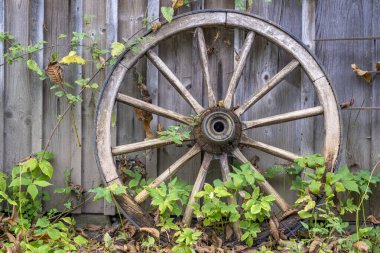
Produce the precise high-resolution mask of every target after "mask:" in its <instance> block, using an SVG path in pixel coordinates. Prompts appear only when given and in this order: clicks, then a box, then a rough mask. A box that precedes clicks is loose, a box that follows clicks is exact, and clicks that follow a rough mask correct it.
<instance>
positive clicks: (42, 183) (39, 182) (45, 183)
mask: <svg viewBox="0 0 380 253" xmlns="http://www.w3.org/2000/svg"><path fill="white" fill-rule="evenodd" d="M33 184H35V185H37V186H40V187H47V186H50V185H52V184H51V183H49V182H48V181H44V180H35V181H33Z"/></svg>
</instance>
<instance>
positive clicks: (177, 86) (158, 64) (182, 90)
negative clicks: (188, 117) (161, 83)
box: [146, 50, 203, 114]
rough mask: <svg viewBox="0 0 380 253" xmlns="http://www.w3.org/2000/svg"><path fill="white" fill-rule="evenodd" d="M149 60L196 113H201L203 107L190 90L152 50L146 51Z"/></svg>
mask: <svg viewBox="0 0 380 253" xmlns="http://www.w3.org/2000/svg"><path fill="white" fill-rule="evenodd" d="M146 55H147V56H148V58H149V60H150V61H151V62H152V63H153V64H154V65H155V66H156V67H157V69H158V70H159V71H160V72H161V73H162V74H163V75H164V76H165V78H166V79H167V80H168V81H169V83H170V84H171V85H173V87H174V88H175V89H176V90H177V91H178V92H179V94H181V96H182V97H183V98H184V99H185V100H186V101H187V102H188V103H189V104H190V106H191V107H193V109H194V110H195V112H196V113H198V114H199V113H201V112H202V111H203V107H202V106H201V105H200V104H199V103H198V102H197V100H195V98H194V97H193V96H192V95H191V94H190V92H189V91H188V90H187V89H186V88H185V86H184V85H183V84H182V83H181V81H180V80H179V79H178V78H177V77H176V76H175V75H174V73H173V72H172V71H171V70H170V69H169V67H168V66H167V65H166V64H165V63H164V62H163V61H162V60H161V58H160V57H159V56H158V55H157V54H156V53H155V52H153V51H152V50H148V52H147V53H146Z"/></svg>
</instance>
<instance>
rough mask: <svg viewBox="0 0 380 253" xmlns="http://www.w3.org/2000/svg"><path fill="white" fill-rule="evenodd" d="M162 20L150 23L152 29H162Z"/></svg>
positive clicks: (154, 30)
mask: <svg viewBox="0 0 380 253" xmlns="http://www.w3.org/2000/svg"><path fill="white" fill-rule="evenodd" d="M161 25H162V24H161V22H160V21H155V22H153V23H152V24H150V26H151V27H152V31H153V32H157V31H158V29H160V28H161Z"/></svg>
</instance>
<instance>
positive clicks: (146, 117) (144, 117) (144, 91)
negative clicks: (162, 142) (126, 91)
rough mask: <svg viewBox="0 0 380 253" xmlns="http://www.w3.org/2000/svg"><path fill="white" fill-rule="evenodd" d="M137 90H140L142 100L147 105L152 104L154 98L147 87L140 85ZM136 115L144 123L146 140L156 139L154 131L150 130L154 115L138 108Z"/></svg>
mask: <svg viewBox="0 0 380 253" xmlns="http://www.w3.org/2000/svg"><path fill="white" fill-rule="evenodd" d="M137 88H138V89H139V90H140V94H141V96H142V100H143V101H144V102H147V103H152V98H151V96H150V93H149V90H148V88H147V86H146V85H145V84H143V83H139V84H138V86H137ZM135 113H136V116H137V119H138V120H140V121H142V122H143V127H144V131H145V136H146V138H148V139H152V138H154V134H153V131H152V129H151V128H150V122H151V121H152V120H153V115H152V113H151V112H147V111H144V110H141V109H137V108H135Z"/></svg>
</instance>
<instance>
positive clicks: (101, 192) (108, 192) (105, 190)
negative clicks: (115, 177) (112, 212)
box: [88, 183, 127, 203]
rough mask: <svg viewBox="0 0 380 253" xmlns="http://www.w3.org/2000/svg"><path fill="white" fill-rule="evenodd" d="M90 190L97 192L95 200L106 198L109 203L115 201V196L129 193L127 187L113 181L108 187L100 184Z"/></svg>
mask: <svg viewBox="0 0 380 253" xmlns="http://www.w3.org/2000/svg"><path fill="white" fill-rule="evenodd" d="M88 192H93V193H95V196H94V199H93V200H94V201H98V200H100V199H105V200H106V201H107V202H108V203H112V202H113V196H114V195H116V196H118V195H123V194H126V193H127V187H126V186H124V185H120V184H118V183H112V184H110V185H108V186H107V187H101V186H98V187H96V188H94V189H90V190H88Z"/></svg>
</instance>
